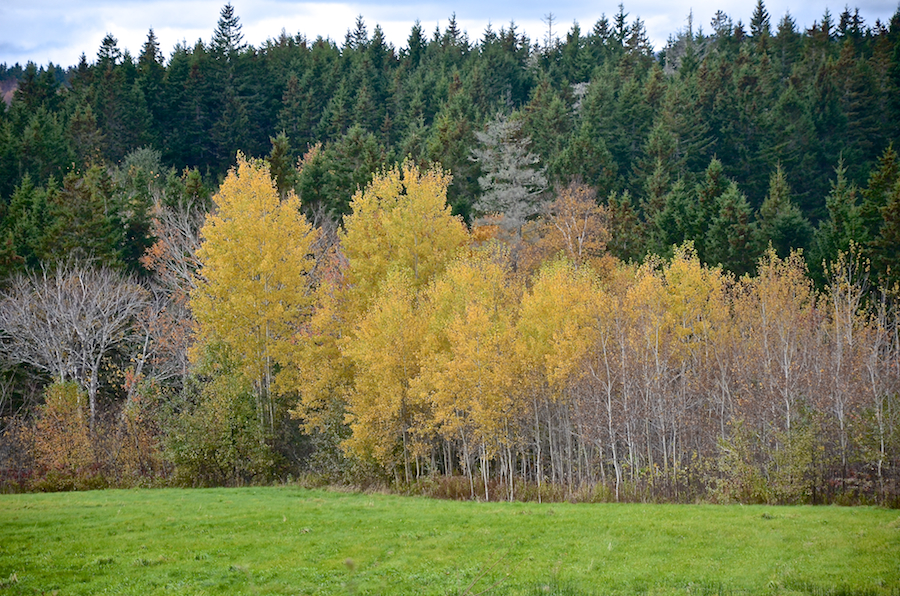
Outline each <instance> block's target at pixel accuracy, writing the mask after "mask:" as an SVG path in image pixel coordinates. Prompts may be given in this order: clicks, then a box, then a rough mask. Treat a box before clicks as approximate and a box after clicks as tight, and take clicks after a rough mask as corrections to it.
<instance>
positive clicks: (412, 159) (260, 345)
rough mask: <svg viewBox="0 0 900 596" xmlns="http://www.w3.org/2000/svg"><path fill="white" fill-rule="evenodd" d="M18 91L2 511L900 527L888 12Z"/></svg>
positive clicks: (435, 38)
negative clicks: (117, 504)
mask: <svg viewBox="0 0 900 596" xmlns="http://www.w3.org/2000/svg"><path fill="white" fill-rule="evenodd" d="M629 16H630V15H629V14H628V13H627V12H626V11H625V7H624V5H620V6H619V8H618V11H617V12H616V13H615V14H614V15H611V16H610V17H609V18H606V17H603V18H601V19H600V20H598V21H597V22H596V23H594V24H593V25H592V26H591V28H590V29H586V30H584V31H582V30H581V28H580V26H579V25H578V24H577V23H576V24H573V25H572V27H571V28H570V29H569V30H568V32H566V33H565V35H564V36H563V37H559V38H556V37H552V36H550V35H549V34H548V35H547V36H546V37H545V38H544V39H542V40H530V39H528V38H527V37H526V36H525V35H523V34H521V33H519V32H518V31H517V28H516V26H515V24H514V22H510V24H509V25H508V26H505V27H501V28H500V29H499V30H494V29H492V28H491V27H488V28H487V29H486V30H485V31H484V32H483V33H482V34H481V36H480V37H479V38H477V39H470V37H469V35H468V33H467V32H465V31H462V30H460V29H459V28H458V26H457V24H456V19H455V17H454V18H451V19H450V21H449V24H448V26H447V27H446V28H445V29H444V30H443V31H441V30H440V29H436V30H434V31H433V32H431V33H429V32H427V31H425V30H424V29H423V27H422V26H421V25H420V24H418V23H417V24H416V25H415V26H414V27H413V28H412V30H411V31H410V34H409V37H408V39H407V41H406V46H405V47H402V48H395V47H394V46H393V45H391V44H389V43H387V42H386V40H385V38H384V34H383V32H382V30H381V29H380V27H378V26H377V25H376V26H375V27H374V29H373V31H372V32H371V34H370V33H369V29H368V26H367V24H366V23H365V22H364V21H363V19H362V18H359V19H357V21H356V23H355V24H353V26H352V27H351V28H350V29H348V32H347V35H346V37H345V39H344V40H343V43H341V44H338V43H337V42H335V41H334V40H331V39H323V38H321V37H319V38H317V39H315V40H310V39H307V38H305V37H303V36H299V35H298V36H293V37H292V36H290V35H289V34H287V33H286V32H284V31H282V32H281V34H280V35H279V36H277V37H274V38H270V39H269V40H268V41H266V42H265V43H264V44H262V45H261V46H260V47H258V48H257V47H253V46H252V45H249V44H246V43H244V40H243V35H242V33H241V23H240V19H239V16H238V15H237V14H236V13H235V11H234V8H233V7H232V6H231V5H230V4H227V5H225V6H224V7H223V8H222V9H221V12H220V18H219V21H218V24H217V27H216V29H215V30H214V31H213V32H212V36H211V40H210V41H209V42H204V41H203V40H198V41H197V42H196V44H194V45H191V46H188V45H186V44H180V45H177V46H176V47H175V48H174V49H173V50H172V51H171V53H170V55H169V57H168V58H165V57H164V55H163V50H162V48H160V46H159V43H158V41H157V39H156V36H155V34H154V32H153V30H152V29H151V30H150V31H149V32H148V34H147V39H146V42H145V43H144V45H143V48H142V50H141V52H140V55H139V56H137V57H133V56H131V55H130V54H129V52H128V51H125V52H123V51H121V50H120V49H119V48H118V42H117V40H116V39H115V38H114V37H113V36H111V35H107V36H106V38H105V39H104V40H103V42H102V44H101V46H100V48H99V50H98V52H97V54H96V57H95V58H94V59H93V60H89V59H88V58H87V57H86V56H85V55H82V58H81V60H80V62H79V63H78V64H77V65H75V66H72V67H61V66H57V65H53V64H48V65H40V66H39V65H36V64H34V63H28V64H27V65H26V66H25V67H22V66H21V65H18V64H16V65H13V66H8V65H6V64H3V65H0V87H2V89H4V90H5V89H8V88H9V89H14V92H13V93H12V94H11V99H10V101H9V103H8V104H7V103H6V102H0V435H2V440H0V490H8V491H17V490H71V489H83V488H99V487H106V486H160V485H182V486H208V485H229V486H230V485H239V484H248V483H266V482H273V481H278V480H286V479H289V478H301V477H302V478H307V479H310V478H315V479H316V482H333V483H347V484H353V485H373V484H374V485H389V486H392V487H394V488H396V489H397V490H408V491H421V492H424V493H426V494H434V495H436V496H449V497H456V498H471V499H483V500H496V499H508V500H515V499H536V500H543V499H548V500H552V499H572V500H610V501H616V500H623V501H673V502H693V501H696V500H708V501H712V502H743V503H832V502H837V503H881V504H888V505H893V506H897V505H900V393H898V392H900V310H898V298H900V275H898V271H900V158H898V155H897V149H895V142H897V141H898V139H900V10H898V12H897V13H895V14H894V15H893V17H892V18H891V19H890V22H888V23H882V22H880V21H876V22H875V23H874V24H868V23H865V22H864V21H863V20H862V18H861V17H860V16H859V12H858V10H851V9H849V8H847V9H845V10H844V11H843V12H842V13H841V14H840V15H838V16H833V15H831V14H830V12H828V11H827V10H826V11H825V12H824V14H823V15H822V17H821V18H820V19H819V20H818V21H816V22H815V23H814V24H813V25H812V26H811V27H810V28H808V29H806V30H799V29H798V26H797V24H796V23H795V22H794V20H793V18H792V17H791V16H790V15H789V14H786V15H784V16H783V17H781V18H780V19H778V18H777V17H775V18H773V17H772V16H770V15H769V14H768V11H767V10H766V8H765V5H764V3H763V2H762V0H758V1H757V3H756V5H755V9H754V11H753V16H752V19H751V21H750V23H749V24H748V25H745V24H743V23H741V22H740V21H738V22H734V21H733V20H732V19H731V18H730V17H729V16H728V15H727V14H725V13H723V12H721V11H720V12H718V13H716V15H715V17H714V18H713V20H712V22H711V23H709V25H708V28H707V26H706V25H703V26H699V25H696V26H695V24H694V23H693V22H692V21H691V19H688V20H687V21H686V23H687V24H686V26H685V27H684V28H683V29H682V30H679V31H677V32H674V33H672V35H671V36H670V37H669V41H668V42H667V43H666V45H665V47H663V48H660V49H654V48H653V47H652V46H651V44H650V42H649V40H648V38H647V34H646V30H645V27H644V24H643V22H642V21H641V20H640V19H639V18H634V19H630V18H629Z"/></svg>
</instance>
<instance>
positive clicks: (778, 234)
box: [758, 164, 813, 259]
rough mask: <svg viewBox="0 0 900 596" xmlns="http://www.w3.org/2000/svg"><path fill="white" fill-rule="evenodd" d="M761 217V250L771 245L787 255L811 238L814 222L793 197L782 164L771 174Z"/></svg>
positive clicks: (804, 245)
mask: <svg viewBox="0 0 900 596" xmlns="http://www.w3.org/2000/svg"><path fill="white" fill-rule="evenodd" d="M758 221H759V242H758V250H759V252H760V253H761V252H762V249H765V248H766V246H767V245H771V246H772V248H773V249H774V250H775V254H777V255H778V256H779V258H782V259H784V258H787V257H788V255H790V254H791V251H792V250H793V249H796V248H806V247H807V246H809V243H810V241H811V240H812V233H813V229H812V226H811V225H810V223H809V221H808V220H807V219H806V218H805V217H803V214H802V213H801V212H800V209H799V208H797V206H796V205H795V204H794V202H793V201H792V200H791V189H790V187H789V186H788V183H787V178H786V177H785V174H784V170H783V169H782V168H781V165H780V164H779V165H778V167H777V168H776V170H775V172H774V173H773V174H772V176H771V177H770V178H769V193H768V194H767V195H766V199H765V200H764V201H763V204H762V207H761V208H760V210H759V217H758Z"/></svg>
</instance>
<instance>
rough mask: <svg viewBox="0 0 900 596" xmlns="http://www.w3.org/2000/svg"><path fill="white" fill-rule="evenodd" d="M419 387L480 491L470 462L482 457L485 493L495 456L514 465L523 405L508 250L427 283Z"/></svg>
mask: <svg viewBox="0 0 900 596" xmlns="http://www.w3.org/2000/svg"><path fill="white" fill-rule="evenodd" d="M426 302H427V303H426V305H425V306H424V308H425V318H426V320H427V325H428V327H427V329H428V335H429V338H428V343H427V344H426V345H425V346H424V348H425V350H424V351H423V356H422V370H421V373H420V375H419V378H418V379H417V380H416V387H417V389H418V391H419V392H420V393H421V394H422V395H423V396H427V397H428V399H429V400H430V402H431V407H432V409H433V415H434V425H435V428H436V430H437V431H438V432H439V433H440V434H441V435H442V436H443V437H444V438H445V439H446V440H448V441H459V442H460V443H461V446H462V454H461V455H462V461H461V464H462V468H463V471H464V472H465V474H466V476H467V477H468V479H469V482H470V487H471V490H472V494H473V496H474V492H475V489H474V478H473V474H472V471H473V470H472V468H473V465H474V460H475V458H476V457H478V458H480V460H481V473H482V480H483V481H484V483H485V498H486V499H487V498H489V494H488V493H487V482H488V476H489V470H488V467H489V465H490V461H491V459H492V458H493V457H494V456H496V455H498V454H500V455H501V459H503V460H504V466H505V468H506V469H507V470H508V469H509V468H510V466H511V465H512V462H511V461H510V460H511V458H510V454H511V448H512V442H513V440H514V434H513V430H514V427H515V416H516V413H517V411H519V405H518V404H517V403H516V400H515V397H516V392H515V388H514V384H515V380H516V377H517V375H516V370H515V364H516V363H515V359H514V358H513V357H512V349H511V341H512V333H513V324H514V309H513V308H512V307H513V306H514V305H515V303H516V300H515V294H514V288H513V287H512V286H511V285H510V283H509V271H508V267H507V263H506V259H505V253H504V252H503V251H500V250H499V249H498V248H497V247H495V246H494V247H492V246H488V247H486V249H484V250H482V251H479V252H476V253H475V254H474V255H472V256H470V257H468V258H460V259H459V260H457V261H454V262H453V263H452V264H451V265H450V266H449V267H448V268H447V270H446V272H445V273H444V274H443V275H442V276H440V277H439V278H437V279H436V280H435V282H434V283H433V284H432V285H430V286H429V288H428V290H427V293H426ZM507 473H508V472H507Z"/></svg>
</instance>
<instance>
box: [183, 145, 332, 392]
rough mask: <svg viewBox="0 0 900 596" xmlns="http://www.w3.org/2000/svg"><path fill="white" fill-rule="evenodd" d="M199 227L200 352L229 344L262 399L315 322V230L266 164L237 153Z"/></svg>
mask: <svg viewBox="0 0 900 596" xmlns="http://www.w3.org/2000/svg"><path fill="white" fill-rule="evenodd" d="M213 201H214V203H215V210H214V211H213V212H212V213H210V214H209V215H208V216H207V219H206V223H205V224H204V225H203V228H202V229H201V239H202V244H201V246H200V249H199V251H198V252H197V257H198V259H199V260H200V269H199V271H198V277H199V280H198V282H197V287H196V289H195V290H193V291H192V292H191V309H192V311H193V313H194V316H195V317H196V320H197V339H198V345H199V346H200V348H196V349H195V350H194V353H193V355H192V357H193V359H194V360H195V361H196V360H197V359H198V358H200V357H201V355H200V352H199V350H200V349H202V346H203V345H205V344H206V343H208V342H210V341H212V340H216V341H221V342H223V343H225V344H226V345H227V346H228V347H229V349H230V351H231V353H232V354H233V355H234V356H235V357H236V358H237V359H238V360H239V362H240V368H241V369H242V370H243V373H244V374H245V375H246V376H247V378H248V379H250V380H251V381H252V382H253V383H254V385H255V387H256V391H257V392H258V394H259V395H261V396H266V395H268V390H269V388H270V386H271V381H272V368H273V364H274V363H275V362H276V361H277V360H279V359H284V358H285V357H286V355H287V352H288V351H289V350H290V349H291V346H292V340H293V336H294V334H295V333H296V332H297V330H298V328H299V326H300V325H301V324H302V323H303V322H304V321H305V320H306V319H308V317H309V314H310V309H311V307H312V303H313V298H312V295H311V292H310V287H309V284H310V282H309V279H310V278H309V273H310V271H311V270H312V268H313V265H314V261H313V259H312V256H311V245H312V243H313V241H314V240H315V238H316V231H315V230H314V229H313V228H312V227H311V226H310V224H309V223H308V222H307V221H306V218H305V217H304V216H303V214H302V213H301V211H300V201H299V200H298V199H297V197H296V195H294V194H293V193H288V194H287V196H286V197H285V198H284V199H281V198H280V197H279V195H278V191H277V190H276V188H275V186H274V185H273V183H272V179H271V176H270V175H269V170H268V166H267V165H266V164H265V163H264V162H261V161H256V160H248V159H246V158H244V156H243V155H241V154H238V162H237V166H236V167H235V168H232V169H231V170H230V171H229V173H228V176H227V177H226V179H225V181H224V182H223V183H222V186H221V187H220V189H219V192H218V193H217V194H216V195H215V196H214V197H213Z"/></svg>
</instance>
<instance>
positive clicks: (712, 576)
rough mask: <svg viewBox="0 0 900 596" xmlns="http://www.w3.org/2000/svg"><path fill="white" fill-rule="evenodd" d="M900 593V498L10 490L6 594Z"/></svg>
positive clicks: (1, 524) (4, 542) (3, 505)
mask: <svg viewBox="0 0 900 596" xmlns="http://www.w3.org/2000/svg"><path fill="white" fill-rule="evenodd" d="M41 593H49V594H52V593H58V594H140V595H149V594H429V595H430V594H434V595H461V594H473V595H474V594H492V595H494V594H499V595H519V594H522V595H538V594H564V595H573V596H574V595H581V594H622V595H625V594H815V595H823V596H824V595H832V594H833V595H835V596H837V595H851V594H860V595H881V594H886V595H895V594H900V511H897V510H889V509H880V508H869V507H853V508H842V507H805V506H804V507H771V506H739V505H736V506H721V505H642V504H570V503H552V504H537V503H479V502H458V501H439V500H433V499H427V498H422V497H403V496H396V495H386V494H377V493H376V494H367V493H343V492H336V491H328V490H310V489H303V488H298V487H292V486H281V487H265V488H261V487H260V488H240V489H194V490H176V489H161V490H105V491H91V492H71V493H55V494H19V495H0V594H41Z"/></svg>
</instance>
